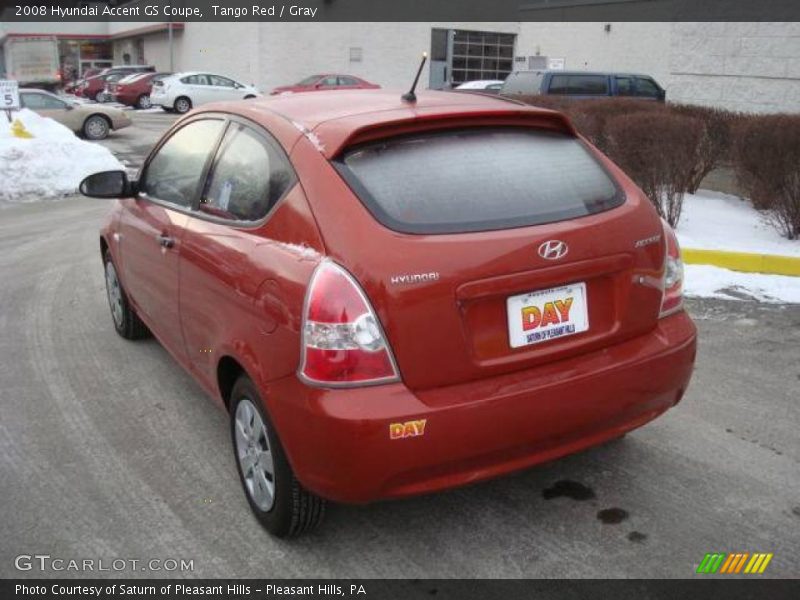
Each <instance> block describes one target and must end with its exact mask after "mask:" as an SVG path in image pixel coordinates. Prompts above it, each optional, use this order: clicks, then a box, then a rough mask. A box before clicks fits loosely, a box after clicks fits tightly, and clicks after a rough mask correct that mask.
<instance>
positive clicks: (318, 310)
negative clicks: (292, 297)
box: [299, 260, 400, 387]
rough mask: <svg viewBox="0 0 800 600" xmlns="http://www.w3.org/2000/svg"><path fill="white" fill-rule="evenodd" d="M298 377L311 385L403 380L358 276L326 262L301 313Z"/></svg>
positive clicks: (319, 267)
mask: <svg viewBox="0 0 800 600" xmlns="http://www.w3.org/2000/svg"><path fill="white" fill-rule="evenodd" d="M301 351H302V354H303V357H302V364H301V366H300V371H299V374H300V377H301V378H302V379H303V380H305V381H306V382H308V383H310V384H312V385H320V386H332V387H334V386H355V385H367V384H377V383H389V382H392V381H399V379H400V377H399V375H398V372H397V367H396V365H395V362H394V357H393V356H392V351H391V349H390V348H389V343H388V341H387V340H386V336H385V334H384V333H383V329H382V328H381V325H380V322H379V321H378V317H377V315H376V314H375V311H374V310H372V307H371V306H370V304H369V300H367V297H366V295H365V294H364V292H363V291H362V290H361V288H360V287H359V285H358V283H356V281H355V279H353V277H352V276H351V275H350V274H349V273H348V272H347V271H345V270H344V269H343V268H342V267H340V266H339V265H337V264H335V263H333V262H331V261H327V260H326V261H324V262H322V263H321V264H320V265H319V266H318V267H317V270H316V271H315V272H314V275H313V276H312V278H311V284H310V285H309V289H308V292H307V294H306V303H305V308H304V316H303V332H302V347H301Z"/></svg>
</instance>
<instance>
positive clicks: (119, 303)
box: [103, 250, 151, 340]
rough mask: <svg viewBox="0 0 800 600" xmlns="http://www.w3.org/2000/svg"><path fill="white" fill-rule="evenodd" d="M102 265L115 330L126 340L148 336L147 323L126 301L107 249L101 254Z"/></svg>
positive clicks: (125, 295) (126, 298)
mask: <svg viewBox="0 0 800 600" xmlns="http://www.w3.org/2000/svg"><path fill="white" fill-rule="evenodd" d="M103 267H104V269H105V280H106V296H107V297H108V306H109V308H110V309H111V319H112V321H113V322H114V329H115V330H116V332H117V333H118V334H119V335H121V336H122V337H124V338H125V339H126V340H139V339H142V338H146V337H150V335H151V333H150V330H149V329H148V328H147V325H145V324H144V323H143V322H142V320H141V319H140V318H139V315H137V314H136V312H135V311H134V310H133V308H131V305H130V302H128V296H127V294H126V293H125V289H124V288H123V287H122V283H121V282H120V280H119V276H118V275H117V268H116V266H115V265H114V261H113V260H112V259H111V253H110V252H109V251H108V250H106V253H105V255H104V256H103Z"/></svg>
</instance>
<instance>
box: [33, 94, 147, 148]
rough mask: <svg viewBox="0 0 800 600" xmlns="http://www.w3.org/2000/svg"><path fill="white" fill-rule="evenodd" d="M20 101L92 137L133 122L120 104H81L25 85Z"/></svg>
mask: <svg viewBox="0 0 800 600" xmlns="http://www.w3.org/2000/svg"><path fill="white" fill-rule="evenodd" d="M19 102H20V105H21V106H22V108H27V109H30V110H32V111H33V112H35V113H37V114H39V115H41V116H43V117H49V118H51V119H53V120H54V121H58V122H59V123H61V124H62V125H64V126H65V127H68V128H70V129H71V130H72V131H74V132H75V133H77V134H80V135H83V136H84V137H85V138H86V139H88V140H102V139H105V138H106V137H108V133H109V131H111V130H112V129H122V128H123V127H127V126H128V125H130V124H131V119H130V117H128V115H126V114H125V113H124V112H123V111H121V110H119V109H118V108H114V107H111V106H101V105H98V104H81V103H79V102H74V101H70V100H66V99H64V98H59V97H58V96H56V95H55V94H51V93H50V92H45V91H43V90H37V89H32V88H22V89H21V90H20V91H19Z"/></svg>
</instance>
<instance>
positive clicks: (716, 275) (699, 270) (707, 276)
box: [683, 265, 800, 304]
mask: <svg viewBox="0 0 800 600" xmlns="http://www.w3.org/2000/svg"><path fill="white" fill-rule="evenodd" d="M683 268H684V275H685V276H684V281H683V291H684V293H685V294H686V295H687V296H699V297H703V298H725V299H726V300H757V301H759V302H768V303H786V304H800V277H787V276H785V275H763V274H761V273H740V272H738V271H729V270H728V269H721V268H719V267H714V266H711V265H684V267H683Z"/></svg>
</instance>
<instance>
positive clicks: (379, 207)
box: [337, 129, 624, 233]
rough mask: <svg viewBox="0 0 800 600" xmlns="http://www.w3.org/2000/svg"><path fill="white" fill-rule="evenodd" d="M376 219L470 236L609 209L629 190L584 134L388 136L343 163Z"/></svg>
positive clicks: (412, 229) (401, 227) (398, 227)
mask: <svg viewBox="0 0 800 600" xmlns="http://www.w3.org/2000/svg"><path fill="white" fill-rule="evenodd" d="M337 167H338V169H339V171H340V173H341V174H342V175H343V177H344V178H345V180H346V181H347V182H348V183H349V184H350V186H351V187H352V189H353V190H354V191H355V192H356V194H357V195H358V196H359V198H360V199H361V200H362V202H364V204H365V205H366V206H367V208H368V209H369V210H370V212H371V213H372V214H373V216H374V217H375V218H376V219H377V220H378V221H380V222H381V223H382V224H383V225H385V226H386V227H389V228H390V229H394V230H395V231H400V232H404V233H463V232H468V231H488V230H493V229H508V228H512V227H523V226H528V225H538V224H541V223H552V222H554V221H562V220H565V219H573V218H576V217H582V216H585V215H591V214H594V213H598V212H602V211H605V210H609V209H611V208H614V207H616V206H619V205H620V204H622V202H623V200H624V199H623V197H622V194H621V192H620V191H619V190H618V188H617V186H616V185H615V183H614V182H613V180H612V179H611V178H610V176H609V175H608V174H607V173H606V171H605V170H604V169H603V168H602V167H601V166H600V164H599V163H598V162H597V161H596V160H595V158H594V157H593V156H592V155H591V154H590V153H589V151H588V150H587V149H586V147H585V146H584V145H583V143H582V142H581V141H580V140H578V139H577V138H574V137H571V136H568V135H564V134H560V133H552V132H545V131H541V130H533V129H531V130H525V129H475V130H459V131H448V132H444V133H436V134H430V133H428V134H425V135H419V136H410V137H403V138H394V139H389V140H384V141H382V142H380V143H372V144H369V145H367V146H362V147H360V148H357V149H355V150H352V151H351V152H349V153H347V154H345V156H344V157H343V158H342V159H341V160H340V161H339V162H338V165H337Z"/></svg>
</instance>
